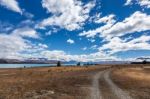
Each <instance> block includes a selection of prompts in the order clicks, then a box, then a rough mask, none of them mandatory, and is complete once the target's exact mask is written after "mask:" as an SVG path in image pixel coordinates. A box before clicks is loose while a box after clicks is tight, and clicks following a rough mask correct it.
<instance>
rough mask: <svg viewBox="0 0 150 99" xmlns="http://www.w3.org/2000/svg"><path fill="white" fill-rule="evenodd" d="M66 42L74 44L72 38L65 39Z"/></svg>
mask: <svg viewBox="0 0 150 99" xmlns="http://www.w3.org/2000/svg"><path fill="white" fill-rule="evenodd" d="M67 43H70V44H74V43H75V42H74V40H72V39H68V40H67Z"/></svg>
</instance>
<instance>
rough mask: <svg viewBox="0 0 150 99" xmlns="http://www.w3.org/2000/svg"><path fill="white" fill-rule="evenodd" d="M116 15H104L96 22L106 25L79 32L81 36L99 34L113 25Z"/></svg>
mask: <svg viewBox="0 0 150 99" xmlns="http://www.w3.org/2000/svg"><path fill="white" fill-rule="evenodd" d="M114 17H115V15H113V14H110V15H108V16H105V17H102V18H100V19H97V20H95V22H96V23H99V24H102V23H104V24H105V25H103V26H101V27H99V28H97V29H95V30H89V31H87V32H86V31H84V32H82V33H80V34H79V36H86V37H93V38H94V37H95V36H96V35H98V34H101V33H103V32H104V31H105V30H107V29H109V28H111V27H112V25H113V24H114V23H115V22H116V21H115V19H114Z"/></svg>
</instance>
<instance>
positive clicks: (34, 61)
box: [0, 58, 131, 65]
mask: <svg viewBox="0 0 150 99" xmlns="http://www.w3.org/2000/svg"><path fill="white" fill-rule="evenodd" d="M57 62H58V61H57V60H48V59H46V58H29V59H24V60H19V59H0V64H56V63H57ZM61 63H62V64H77V63H78V62H77V61H73V60H72V61H64V60H62V61H61ZM129 63H131V62H129V61H100V62H81V64H85V65H90V64H129Z"/></svg>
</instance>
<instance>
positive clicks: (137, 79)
mask: <svg viewBox="0 0 150 99" xmlns="http://www.w3.org/2000/svg"><path fill="white" fill-rule="evenodd" d="M112 79H113V80H114V82H115V83H116V84H117V85H119V86H120V87H121V88H122V89H125V90H127V91H129V92H130V93H131V95H132V96H133V97H135V99H150V69H146V68H122V69H115V70H114V71H113V73H112Z"/></svg>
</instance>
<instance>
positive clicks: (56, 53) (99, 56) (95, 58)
mask: <svg viewBox="0 0 150 99" xmlns="http://www.w3.org/2000/svg"><path fill="white" fill-rule="evenodd" d="M41 56H43V57H46V58H48V59H52V60H61V61H71V60H75V61H80V62H89V61H91V62H99V61H101V60H116V59H117V57H114V56H109V55H106V54H105V53H103V52H97V53H92V54H89V55H86V54H81V55H70V54H67V53H65V52H64V51H60V50H53V51H43V52H41Z"/></svg>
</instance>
